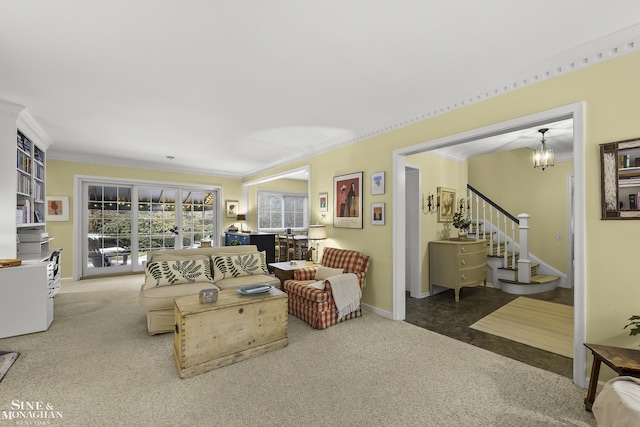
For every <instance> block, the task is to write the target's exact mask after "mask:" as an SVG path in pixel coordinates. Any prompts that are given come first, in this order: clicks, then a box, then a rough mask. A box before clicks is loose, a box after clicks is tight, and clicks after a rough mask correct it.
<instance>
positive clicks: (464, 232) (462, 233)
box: [458, 229, 467, 239]
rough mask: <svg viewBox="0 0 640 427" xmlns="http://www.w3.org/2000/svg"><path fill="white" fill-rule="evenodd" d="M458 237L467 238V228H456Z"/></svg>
mask: <svg viewBox="0 0 640 427" xmlns="http://www.w3.org/2000/svg"><path fill="white" fill-rule="evenodd" d="M458 238H459V239H466V238H467V230H463V229H459V230H458Z"/></svg>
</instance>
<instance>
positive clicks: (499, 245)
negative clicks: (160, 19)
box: [467, 184, 567, 295]
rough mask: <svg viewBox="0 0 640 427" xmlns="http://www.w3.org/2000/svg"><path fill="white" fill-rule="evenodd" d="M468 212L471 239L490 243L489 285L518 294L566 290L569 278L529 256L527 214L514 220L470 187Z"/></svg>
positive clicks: (488, 258)
mask: <svg viewBox="0 0 640 427" xmlns="http://www.w3.org/2000/svg"><path fill="white" fill-rule="evenodd" d="M467 209H468V212H469V217H470V218H471V221H472V224H471V229H470V230H469V234H468V236H469V237H472V238H476V239H486V240H487V280H486V283H487V285H488V286H493V287H495V288H498V289H500V290H502V291H503V292H507V293H510V294H517V295H530V294H535V293H540V292H546V291H550V290H552V289H555V288H556V287H558V286H562V285H564V286H565V287H566V283H567V282H566V275H564V274H563V273H561V272H560V271H558V270H556V269H555V268H553V267H552V266H550V265H548V264H546V263H545V262H544V261H542V260H541V259H539V258H538V257H536V256H534V255H533V254H531V253H529V249H528V247H529V244H528V240H529V225H528V220H529V215H528V214H520V215H518V217H514V216H513V215H511V214H509V213H508V212H506V211H505V210H504V209H503V208H501V207H500V206H498V205H497V204H496V203H494V202H493V201H491V200H490V199H489V198H487V197H486V196H484V195H483V194H482V193H480V192H479V191H478V190H476V189H475V188H473V187H472V186H470V185H468V184H467ZM516 229H518V233H519V236H518V237H519V238H518V239H517V240H516ZM520 252H522V253H524V254H527V256H525V257H521V256H520Z"/></svg>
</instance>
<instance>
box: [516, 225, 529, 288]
mask: <svg viewBox="0 0 640 427" xmlns="http://www.w3.org/2000/svg"><path fill="white" fill-rule="evenodd" d="M529 218H531V215H529V214H526V213H522V214H520V215H518V220H519V221H520V224H519V225H518V228H519V229H520V257H519V258H518V282H522V283H531V260H530V259H529Z"/></svg>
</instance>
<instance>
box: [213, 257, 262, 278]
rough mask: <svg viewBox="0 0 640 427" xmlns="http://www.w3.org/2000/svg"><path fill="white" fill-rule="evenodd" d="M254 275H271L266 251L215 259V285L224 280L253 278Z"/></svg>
mask: <svg viewBox="0 0 640 427" xmlns="http://www.w3.org/2000/svg"><path fill="white" fill-rule="evenodd" d="M252 274H269V270H267V261H266V253H265V252H264V251H262V252H253V253H248V254H238V255H219V256H216V257H213V281H214V283H215V282H217V281H218V280H222V279H229V278H231V277H240V276H251V275H252Z"/></svg>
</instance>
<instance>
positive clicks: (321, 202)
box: [318, 193, 329, 212]
mask: <svg viewBox="0 0 640 427" xmlns="http://www.w3.org/2000/svg"><path fill="white" fill-rule="evenodd" d="M318 211H320V212H328V211H329V193H320V196H318Z"/></svg>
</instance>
